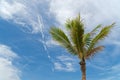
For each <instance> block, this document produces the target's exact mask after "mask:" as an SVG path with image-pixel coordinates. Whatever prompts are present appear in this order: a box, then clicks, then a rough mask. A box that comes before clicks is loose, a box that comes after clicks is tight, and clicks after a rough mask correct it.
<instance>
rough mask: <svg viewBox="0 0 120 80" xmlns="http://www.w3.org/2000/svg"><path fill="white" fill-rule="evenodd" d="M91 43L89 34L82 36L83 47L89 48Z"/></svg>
mask: <svg viewBox="0 0 120 80" xmlns="http://www.w3.org/2000/svg"><path fill="white" fill-rule="evenodd" d="M90 42H91V34H90V33H86V34H84V36H83V43H84V47H89V45H90Z"/></svg>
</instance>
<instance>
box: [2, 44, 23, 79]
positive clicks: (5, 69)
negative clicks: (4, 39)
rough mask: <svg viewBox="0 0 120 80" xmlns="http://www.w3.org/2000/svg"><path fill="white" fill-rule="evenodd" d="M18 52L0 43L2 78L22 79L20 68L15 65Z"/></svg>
mask: <svg viewBox="0 0 120 80" xmlns="http://www.w3.org/2000/svg"><path fill="white" fill-rule="evenodd" d="M15 58H18V56H17V54H16V53H15V52H13V51H12V50H11V48H10V47H8V46H6V45H3V44H0V80H21V79H20V70H19V69H18V68H17V67H15V66H14V65H13V61H14V59H15Z"/></svg>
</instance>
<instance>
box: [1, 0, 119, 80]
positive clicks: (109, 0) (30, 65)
mask: <svg viewBox="0 0 120 80" xmlns="http://www.w3.org/2000/svg"><path fill="white" fill-rule="evenodd" d="M119 3H120V1H119V0H99V1H97V0H67V1H65V0H29V1H27V0H0V80H56V79H57V80H80V78H81V72H80V67H79V64H78V63H79V59H78V58H77V57H76V56H72V55H70V54H69V53H68V52H67V51H66V50H65V49H63V48H61V47H60V46H58V44H57V43H56V42H54V41H53V40H52V39H51V37H50V34H49V28H50V26H53V25H55V26H58V27H60V28H62V29H63V30H64V31H66V30H65V28H64V23H65V21H66V19H68V18H74V17H75V16H76V15H77V14H78V13H80V15H81V17H82V19H83V22H84V24H85V28H86V31H90V30H91V29H93V28H94V27H95V26H96V25H97V24H103V26H104V25H109V24H111V23H113V22H116V25H115V27H114V28H113V30H112V31H111V34H110V35H109V36H108V37H107V39H105V40H104V41H102V42H101V43H100V44H101V45H105V47H106V48H105V49H104V51H102V52H100V53H99V54H98V55H95V57H94V58H92V59H90V60H89V61H87V79H88V80H115V79H116V80H119V79H120V77H119V76H120V69H119V68H120V60H119V57H120V37H119V36H120V34H119V31H120V28H119V26H120V14H119V13H120V11H119V9H120V5H119Z"/></svg>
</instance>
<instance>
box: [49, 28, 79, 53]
mask: <svg viewBox="0 0 120 80" xmlns="http://www.w3.org/2000/svg"><path fill="white" fill-rule="evenodd" d="M50 34H51V35H52V38H53V39H54V40H55V41H57V42H58V43H59V44H60V45H61V46H63V47H65V48H66V49H67V50H68V51H69V52H70V53H72V54H74V55H76V54H77V52H76V50H75V48H74V47H73V46H72V44H71V43H70V41H69V39H68V37H67V36H66V34H65V33H64V32H63V31H62V30H61V29H59V28H57V27H51V29H50Z"/></svg>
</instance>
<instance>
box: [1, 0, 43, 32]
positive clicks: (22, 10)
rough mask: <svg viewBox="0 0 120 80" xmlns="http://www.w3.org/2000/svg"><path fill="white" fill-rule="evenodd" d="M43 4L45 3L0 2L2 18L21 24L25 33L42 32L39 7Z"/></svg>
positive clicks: (22, 0)
mask: <svg viewBox="0 0 120 80" xmlns="http://www.w3.org/2000/svg"><path fill="white" fill-rule="evenodd" d="M43 2H45V1H43V0H42V1H36V0H31V1H25V0H14V1H10V0H0V17H1V18H2V19H4V20H8V21H13V22H14V23H16V24H20V25H21V28H22V29H23V30H24V31H27V32H32V33H38V32H41V27H43V22H42V18H41V12H40V11H41V10H39V5H41V4H42V3H43ZM38 17H40V19H39V18H38Z"/></svg>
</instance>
